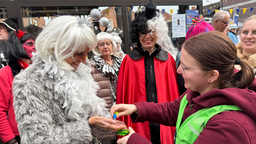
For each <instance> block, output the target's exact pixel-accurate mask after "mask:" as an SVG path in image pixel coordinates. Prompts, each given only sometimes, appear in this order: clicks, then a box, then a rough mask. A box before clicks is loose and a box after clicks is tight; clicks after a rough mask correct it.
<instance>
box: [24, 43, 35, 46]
mask: <svg viewBox="0 0 256 144" xmlns="http://www.w3.org/2000/svg"><path fill="white" fill-rule="evenodd" d="M34 44H35V43H33V42H28V43H24V45H27V46H30V47H32V46H33V45H34Z"/></svg>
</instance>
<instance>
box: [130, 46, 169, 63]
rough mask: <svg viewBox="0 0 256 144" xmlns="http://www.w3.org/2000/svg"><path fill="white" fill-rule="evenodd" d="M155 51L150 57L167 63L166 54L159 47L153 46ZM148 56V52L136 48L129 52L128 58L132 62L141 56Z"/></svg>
mask: <svg viewBox="0 0 256 144" xmlns="http://www.w3.org/2000/svg"><path fill="white" fill-rule="evenodd" d="M155 46H156V49H155V51H154V52H153V53H152V54H151V56H153V57H155V58H157V59H159V60H161V61H167V59H168V52H167V51H165V50H163V49H162V48H161V47H160V46H159V45H157V44H156V45H155ZM146 55H149V53H148V51H144V50H143V49H142V48H141V47H136V48H134V49H133V50H132V51H130V53H129V56H130V58H131V59H133V60H139V59H141V58H142V57H143V56H146Z"/></svg>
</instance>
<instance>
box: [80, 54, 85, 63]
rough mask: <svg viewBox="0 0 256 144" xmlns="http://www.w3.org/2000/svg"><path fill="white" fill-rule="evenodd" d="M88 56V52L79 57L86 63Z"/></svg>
mask: <svg viewBox="0 0 256 144" xmlns="http://www.w3.org/2000/svg"><path fill="white" fill-rule="evenodd" d="M86 58H87V54H85V55H82V56H81V57H80V58H79V60H80V62H82V63H85V62H86Z"/></svg>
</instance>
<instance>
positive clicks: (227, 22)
mask: <svg viewBox="0 0 256 144" xmlns="http://www.w3.org/2000/svg"><path fill="white" fill-rule="evenodd" d="M219 21H221V22H222V23H224V24H228V22H224V21H222V20H220V19H219Z"/></svg>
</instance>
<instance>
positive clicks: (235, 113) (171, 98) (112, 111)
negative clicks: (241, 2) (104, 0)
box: [0, 2, 256, 144]
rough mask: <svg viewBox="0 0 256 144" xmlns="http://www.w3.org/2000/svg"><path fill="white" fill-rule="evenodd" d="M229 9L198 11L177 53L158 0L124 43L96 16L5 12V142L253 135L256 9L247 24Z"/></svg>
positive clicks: (0, 47) (134, 141) (222, 140)
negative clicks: (99, 25) (27, 22)
mask: <svg viewBox="0 0 256 144" xmlns="http://www.w3.org/2000/svg"><path fill="white" fill-rule="evenodd" d="M229 19H230V14H229V13H228V12H227V11H224V10H220V11H218V12H216V13H215V15H214V16H213V19H212V24H209V23H207V22H205V20H204V17H203V16H202V15H199V16H198V17H195V18H193V24H192V26H191V27H190V29H189V30H188V31H187V34H186V38H185V41H184V42H182V43H180V47H181V50H180V51H179V52H178V53H177V49H176V48H175V47H174V46H173V44H172V41H171V38H170V37H169V36H168V25H167V22H166V21H165V20H164V17H163V14H162V13H161V12H160V11H159V10H157V8H156V5H155V4H154V3H152V2H149V3H147V4H144V5H143V6H142V7H141V8H140V9H139V10H138V11H137V12H136V13H135V17H134V19H133V20H132V21H131V23H130V28H129V37H130V42H131V43H132V44H133V45H134V47H133V48H132V49H131V50H130V51H129V52H127V53H124V52H123V51H122V39H121V38H120V36H119V33H118V32H116V31H114V32H112V33H107V32H99V33H97V34H95V32H94V31H93V23H92V21H91V20H90V19H89V18H83V17H81V18H80V17H75V16H68V15H66V16H65V15H64V16H58V17H56V18H54V19H52V20H51V21H50V22H49V23H48V24H47V25H46V26H45V27H44V28H43V29H42V28H39V27H36V26H29V27H26V28H25V29H24V31H22V30H19V29H18V28H19V26H18V22H17V18H8V19H6V20H5V21H3V22H0V41H1V43H0V56H1V57H0V60H1V61H0V63H1V65H0V86H1V87H0V143H1V141H2V142H3V143H5V144H32V143H35V144H41V143H63V144H70V143H79V144H100V143H101V144H115V143H118V144H150V143H153V144H175V143H176V144H183V143H188V144H192V143H194V144H205V143H207V144H216V143H218V144H226V143H234V144H240V143H248V144H254V143H256V113H255V111H254V105H256V93H255V91H256V81H255V75H256V56H255V55H256V15H252V16H251V17H249V18H248V19H247V20H246V21H245V22H244V24H243V26H242V27H241V28H239V27H238V26H237V25H236V24H235V23H230V22H229V21H230V20H229ZM90 51H92V54H93V55H92V56H91V57H90V58H89V59H88V56H87V54H88V53H89V52H90ZM127 130H128V131H129V133H127V135H125V136H120V135H117V134H118V132H120V131H121V132H122V131H127Z"/></svg>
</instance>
